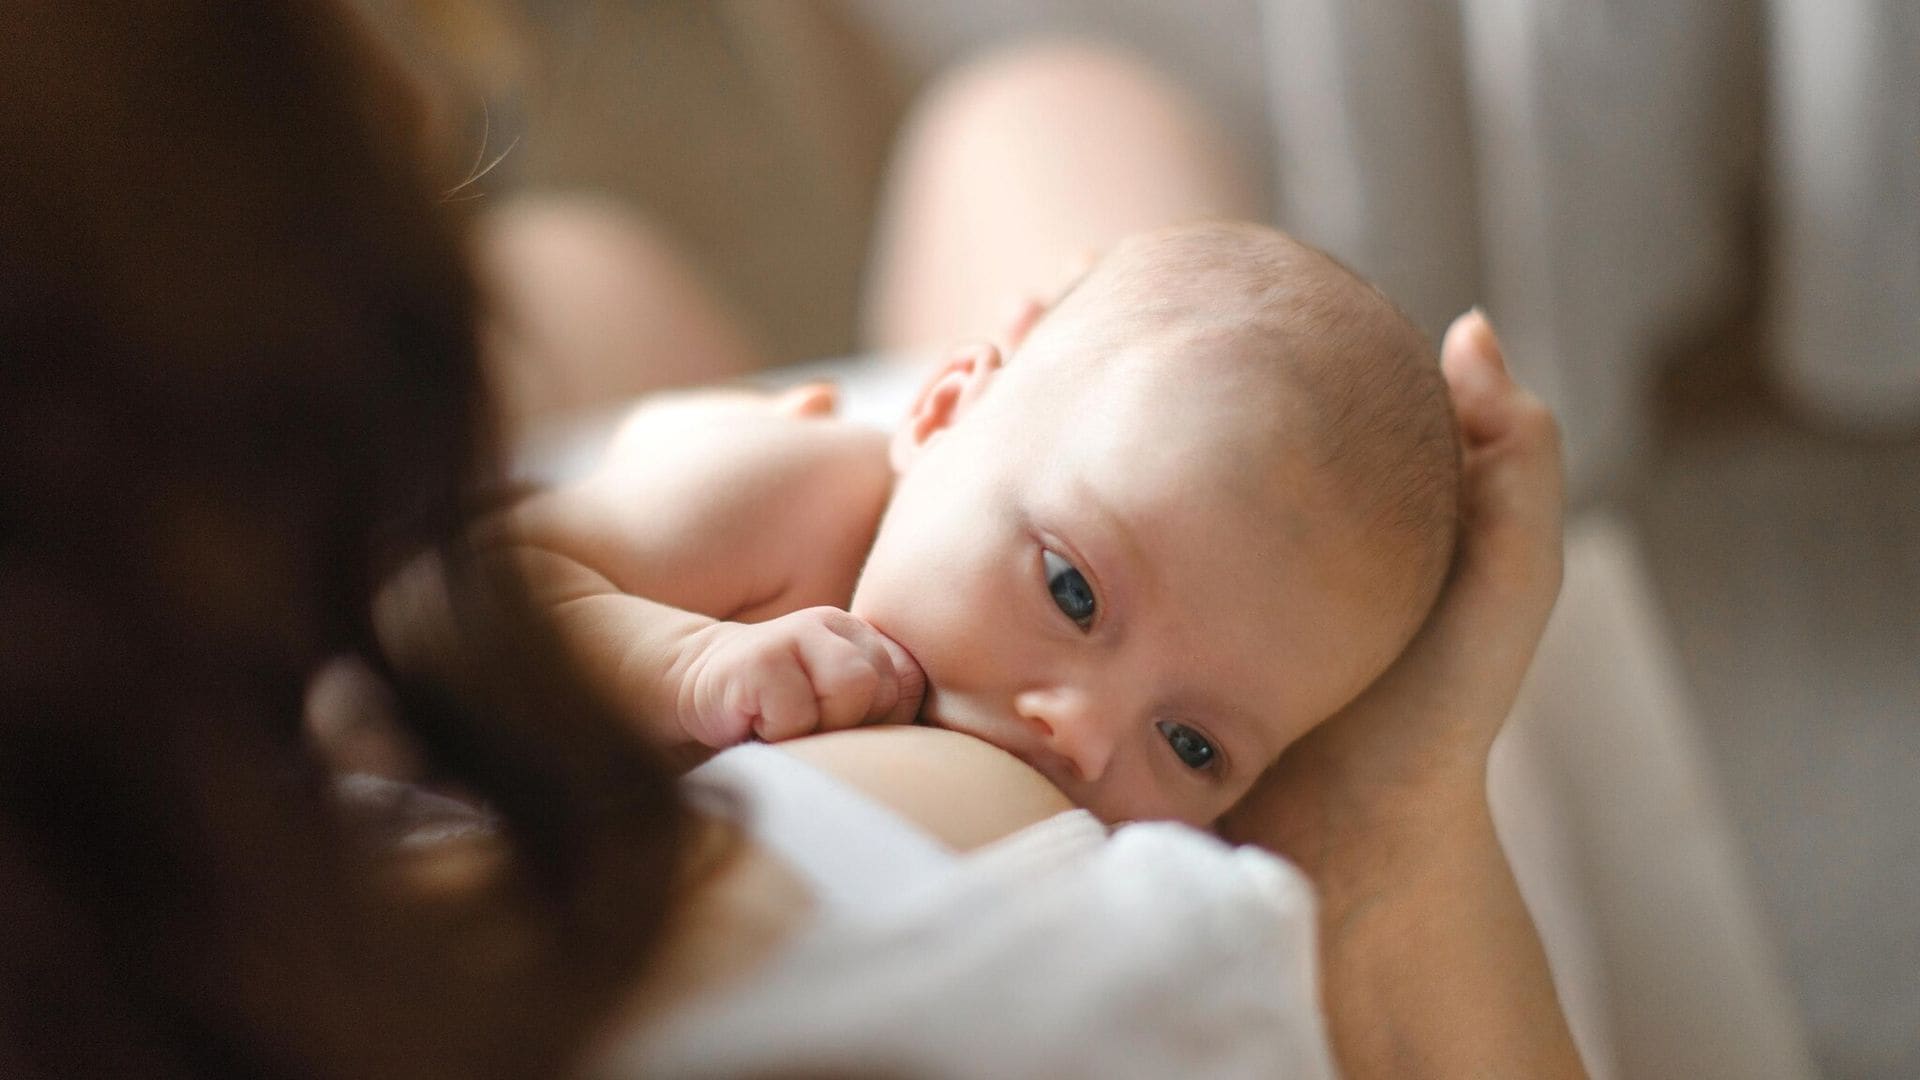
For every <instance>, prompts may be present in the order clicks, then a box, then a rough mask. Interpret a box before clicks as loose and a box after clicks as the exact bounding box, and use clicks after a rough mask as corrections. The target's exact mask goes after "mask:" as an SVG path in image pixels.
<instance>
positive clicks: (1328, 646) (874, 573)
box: [851, 224, 1460, 824]
mask: <svg viewBox="0 0 1920 1080" xmlns="http://www.w3.org/2000/svg"><path fill="white" fill-rule="evenodd" d="M891 452H892V454H893V460H894V465H895V469H896V472H897V476H896V482H895V485H894V489H893V495H892V498H891V501H890V502H889V504H888V507H887V511H886V513H885V515H884V517H883V518H882V521H881V524H880V528H879V531H878V532H877V533H876V534H875V537H874V541H873V545H872V547H871V549H870V550H869V552H868V556H867V562H866V565H865V566H864V567H863V568H862V571H861V576H860V581H859V584H858V586H857V587H856V589H855V592H854V596H853V603H852V606H851V610H852V611H853V612H854V614H856V615H859V616H860V617H861V618H863V619H866V620H867V621H868V622H870V623H871V624H872V625H873V626H874V627H875V628H876V629H878V630H880V631H881V632H882V633H884V634H886V635H888V636H889V637H891V638H892V639H893V640H894V641H895V642H897V643H898V644H899V645H900V646H901V647H902V648H904V649H906V650H907V651H908V652H909V653H910V654H911V655H912V656H913V657H914V658H915V659H916V660H917V661H918V662H919V664H920V666H921V669H922V670H923V671H924V672H925V673H926V678H927V694H926V698H925V701H924V702H923V704H922V708H921V714H922V718H923V720H924V721H925V722H927V723H930V724H934V725H937V726H940V727H945V728H949V729H951V730H955V731H960V732H964V733H966V734H970V735H974V736H977V737H979V738H981V739H984V740H986V741H988V742H991V743H993V744H994V745H996V746H999V747H1000V748H1002V749H1004V750H1007V751H1009V752H1010V753H1013V754H1015V755H1016V756H1018V757H1020V758H1021V759H1022V760H1023V761H1026V762H1027V763H1028V764H1030V765H1032V766H1033V767H1034V768H1035V769H1038V770H1039V771H1040V772H1041V773H1042V774H1043V775H1045V776H1046V777H1047V778H1048V779H1049V780H1050V781H1052V782H1053V783H1054V784H1055V786H1057V787H1059V788H1060V790H1061V791H1062V792H1064V793H1065V794H1066V795H1067V797H1068V798H1070V799H1072V800H1073V801H1074V802H1076V803H1077V804H1079V805H1081V806H1083V807H1086V808H1087V809H1089V810H1091V811H1093V812H1094V813H1095V814H1097V815H1099V816H1100V817H1101V818H1103V819H1104V820H1107V821H1124V820H1144V819H1160V818H1170V819H1174V820H1181V821H1187V822H1189V823H1193V824H1205V823H1208V822H1211V821H1214V820H1216V819H1217V818H1218V817H1219V816H1220V815H1221V814H1222V813H1224V812H1225V811H1226V810H1227V808H1228V807H1230V806H1231V805H1232V804H1233V802H1234V801H1235V800H1236V799H1238V798H1239V797H1240V796H1241V795H1242V794H1244V793H1245V792H1246V791H1248V790H1249V789H1250V788H1251V787H1252V785H1253V783H1254V780H1255V779H1256V778H1257V777H1258V776H1259V775H1260V774H1261V772H1262V771H1263V770H1265V769H1266V768H1267V766H1268V765H1270V764H1271V763H1272V762H1273V761H1274V760H1275V759H1276V758H1277V757H1278V756H1279V755H1280V753H1281V752H1282V751H1283V750H1284V749H1285V748H1286V747H1287V746H1288V745H1290V744H1292V743H1293V741H1294V740H1296V739H1298V738H1299V737H1300V736H1301V735H1303V734H1305V733H1306V732H1307V731H1310V730H1312V728H1313V727H1314V726H1315V725H1317V724H1319V723H1321V722H1322V721H1324V720H1326V719H1327V718H1328V717H1329V716H1332V715H1333V714H1334V713H1335V712H1337V711H1339V710H1340V709H1341V708H1342V707H1344V706H1345V705H1346V704H1347V703H1348V702H1350V701H1352V700H1353V698H1354V697H1355V696H1356V695H1358V694H1359V693H1360V692H1361V691H1362V690H1363V689H1365V687H1366V686H1367V685H1368V684H1369V683H1371V682H1372V681H1373V680H1374V679H1376V678H1377V677H1379V675H1380V673H1381V672H1382V671H1384V670H1385V669H1386V667H1387V665H1388V664H1389V663H1391V662H1392V660H1393V658H1394V657H1395V656H1397V655H1398V654H1399V653H1400V651H1401V650H1402V649H1404V648H1405V647H1406V645H1407V642H1408V641H1409V640H1411V639H1412V637H1413V635H1414V633H1415V631H1416V630H1417V629H1418V628H1419V625H1420V623H1421V621H1422V620H1423V619H1424V618H1425V617H1426V613H1427V611H1428V609H1429V608H1430V607H1431V606H1432V604H1433V601H1434V598H1435V597H1436V596H1438V595H1439V590H1440V586H1441V583H1442V581H1443V580H1444V578H1445V576H1446V573H1447V569H1448V565H1449V563H1450V562H1451V559H1452V553H1453V546H1454V532H1455V530H1456V528H1457V527H1458V517H1459V508H1458V505H1457V500H1458V498H1459V488H1460V451H1459V444H1458V440H1457V437H1456V435H1455V429H1454V423H1453V416H1452V411H1451V408H1450V405H1449V399H1448V395H1447V389H1446V384H1445V383H1444V381H1443V380H1442V378H1441V375H1440V371H1439V365H1438V364H1437V363H1436V362H1435V357H1434V354H1433V352H1432V350H1431V349H1430V348H1429V346H1428V344H1427V342H1426V340H1425V338H1424V337H1423V336H1422V335H1421V334H1420V332H1419V331H1418V330H1417V329H1415V328H1414V326H1413V325H1412V324H1411V323H1410V322H1409V321H1408V320H1407V319H1406V317H1405V316H1403V315H1401V314H1400V313H1399V312H1398V311H1397V310H1395V308H1394V306H1393V305H1392V304H1391V303H1389V302H1388V301H1387V300H1386V298H1385V297H1383V296H1381V295H1380V293H1379V292H1378V291H1377V290H1375V289H1374V288H1373V287H1372V286H1370V285H1368V284H1367V283H1366V282H1364V281H1362V280H1361V279H1360V278H1359V277H1357V276H1355V275H1354V274H1353V273H1352V272H1351V271H1349V270H1347V269H1346V268H1345V267H1343V266H1341V265H1340V264H1339V263H1337V262H1335V261H1334V260H1333V259H1331V258H1328V257H1327V256H1326V255H1324V254H1322V253H1320V252H1318V251H1315V250H1313V249H1312V248H1309V247H1307V246H1305V245H1303V244H1300V243H1298V242H1296V241H1294V240H1292V239H1291V238H1289V237H1287V236H1285V235H1283V234H1281V233H1278V232H1275V231H1274V230H1272V229H1267V228H1261V227H1258V226H1252V225H1222V224H1202V225H1185V226H1180V227H1177V228H1171V229H1165V230H1162V231H1159V232H1153V233H1147V234H1143V235H1140V236H1137V237H1134V238H1132V239H1129V240H1127V241H1125V242H1123V243H1121V244H1120V245H1118V246H1117V247H1116V248H1115V249H1114V250H1113V251H1112V253H1111V254H1109V255H1108V256H1107V257H1106V258H1105V259H1103V260H1102V261H1101V262H1100V263H1099V264H1098V265H1096V266H1095V267H1094V268H1093V269H1092V270H1091V271H1090V272H1089V273H1088V274H1087V275H1086V276H1085V277H1084V278H1082V279H1081V280H1080V282H1079V283H1078V284H1076V285H1075V286H1074V287H1073V288H1072V289H1071V290H1070V291H1069V292H1068V293H1067V294H1066V295H1065V296H1064V297H1062V298H1061V299H1060V301H1059V302H1058V303H1057V304H1055V305H1054V307H1053V309H1052V310H1050V311H1049V312H1048V313H1047V314H1046V315H1045V316H1044V317H1043V318H1041V319H1040V321H1039V322H1038V323H1037V324H1036V325H1034V327H1033V328H1032V330H1031V331H1030V332H1029V333H1028V334H1027V335H1026V337H1025V339H1024V340H1023V341H1022V342H1021V343H1020V344H1019V345H1018V346H1017V347H1016V349H1015V351H1014V353H1013V355H1011V356H1008V357H1006V358H1004V362H1003V361H1002V359H1001V358H1000V356H999V354H998V352H997V351H995V350H993V349H991V348H985V347H978V346H976V347H971V348H965V349H957V350H955V352H954V353H952V354H951V355H950V356H949V357H948V358H947V359H946V360H945V361H943V362H942V364H941V366H940V368H939V369H938V370H937V372H936V374H935V376H934V377H933V378H932V379H931V380H930V381H929V382H928V383H927V384H926V386H925V388H924V389H923V390H922V391H921V393H920V396H919V398H918V399H917V400H916V402H915V404H914V405H913V407H912V409H911V410H910V412H909V416H908V418H907V421H906V423H905V424H903V425H902V427H901V428H900V429H899V430H898V431H897V432H896V433H895V437H894V441H893V444H892V451H891Z"/></svg>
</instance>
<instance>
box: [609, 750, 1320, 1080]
mask: <svg viewBox="0 0 1920 1080" xmlns="http://www.w3.org/2000/svg"><path fill="white" fill-rule="evenodd" d="M695 779H696V782H700V783H718V784H723V785H725V786H727V787H728V788H730V789H731V790H732V791H734V792H736V793H737V794H738V796H739V797H740V798H741V799H742V801H743V802H744V804H745V811H746V817H745V820H744V821H743V827H744V828H746V829H747V831H748V832H749V833H750V834H752V835H754V837H755V839H756V840H758V841H759V842H761V843H763V844H765V845H766V846H768V847H769V848H770V849H772V850H774V851H775V852H776V853H778V854H780V855H781V856H782V857H783V858H784V859H786V860H787V861H789V862H790V863H792V865H793V866H794V869H795V870H796V871H797V872H798V873H799V874H800V875H801V877H802V879H803V880H806V881H809V882H810V883H812V884H813V885H814V887H815V888H816V889H817V890H818V891H819V892H820V894H821V897H822V901H823V902H822V905H821V910H820V913H819V916H818V918H817V919H816V921H815V922H814V923H813V924H812V925H811V926H809V927H808V928H807V929H806V930H804V931H802V932H801V933H800V934H799V935H798V936H797V937H796V939H795V940H794V941H793V942H792V943H791V944H790V945H789V946H787V947H786V948H785V949H784V951H783V952H782V953H781V954H780V955H778V956H777V957H776V958H775V959H774V960H772V961H771V962H770V963H769V964H768V965H767V966H766V968H764V969H763V970H762V971H760V972H757V973H755V974H754V975H753V976H751V977H750V978H748V979H746V980H744V985H741V986H737V987H732V988H729V989H727V990H725V991H722V992H720V993H718V994H715V995H712V996H710V997H708V998H705V999H701V1000H697V1001H694V1002H691V1003H688V1004H687V1005H685V1006H683V1007H682V1008H681V1009H679V1010H678V1011H677V1012H674V1013H672V1014H670V1015H668V1016H667V1017H665V1018H664V1019H662V1020H661V1021H659V1022H657V1023H655V1024H653V1025H652V1026H650V1027H649V1028H648V1029H647V1030H646V1031H645V1032H642V1033H640V1034H639V1035H637V1036H636V1037H634V1038H633V1039H632V1040H631V1041H630V1042H629V1043H628V1044H627V1045H626V1046H624V1047H621V1048H620V1049H619V1050H617V1051H616V1052H615V1053H613V1054H611V1055H609V1056H608V1057H607V1058H606V1059H604V1060H603V1067H602V1069H601V1070H599V1071H600V1072H601V1074H602V1075H605V1076H610V1077H612V1076H618V1077H629V1076H671V1077H702V1076H715V1077H718V1076H728V1077H731V1076H759V1075H797V1076H798V1075H805V1076H813V1075H819V1076H833V1075H898V1076H913V1077H1010V1078H1017V1077H1060V1078H1071V1077H1103V1078H1105V1077H1122V1078H1124V1077H1154V1078H1159V1077H1168V1076H1181V1077H1255V1076H1258V1077H1284V1078H1296V1077H1331V1076H1332V1075H1333V1065H1332V1059H1331V1055H1330V1053H1329V1050H1328V1046H1327V1039H1326V1033H1325V1026H1324V1023H1323V1020H1322V1017H1321V1015H1320V1009H1319V1004H1318V1000H1319V999H1318V996H1317V993H1316V985H1317V973H1316V970H1315V959H1314V912H1313V899H1312V895H1311V892H1310V891H1309V887H1308V885H1307V882H1306V880H1305V878H1303V877H1302V876H1301V875H1300V873H1299V872H1298V871H1297V870H1295V869H1293V868H1292V867H1290V866H1288V865H1287V864H1285V863H1284V862H1281V861H1280V860H1278V859H1276V858H1274V857H1272V856H1270V855H1267V854H1265V853H1263V852H1259V851H1255V850H1252V849H1245V848H1243V849H1234V848H1230V847H1228V846H1227V845H1225V844H1223V843H1221V842H1220V841H1219V840H1217V839H1215V838H1214V837H1212V836H1210V835H1208V834H1205V833H1202V832H1199V831H1196V830H1193V829H1189V828H1186V827H1184V826H1179V825H1170V824H1139V825H1128V826H1123V827H1121V828H1120V829H1118V830H1116V831H1115V832H1113V833H1112V834H1111V835H1109V834H1108V833H1107V831H1106V829H1105V828H1104V827H1102V826H1101V825H1100V823H1099V822H1098V821H1096V820H1095V819H1094V818H1093V817H1092V816H1091V815H1089V814H1087V813H1086V812H1085V811H1079V810H1076V811H1071V812H1068V813H1064V814H1060V815H1057V816H1055V817H1053V818H1050V819H1048V820H1046V821H1043V822H1040V823H1039V824H1037V825H1034V826H1032V827H1030V828H1027V829H1024V830H1022V831H1020V832H1018V833H1016V834H1014V835H1013V836H1010V837H1008V838H1006V839H1005V840H1002V841H1000V842H998V843H996V844H993V845H990V846H989V847H987V848H984V849H981V850H980V851H977V852H973V853H971V854H968V855H955V854H953V853H952V852H951V851H948V850H947V849H945V848H944V847H942V846H941V845H940V844H939V843H938V842H937V841H935V840H933V839H932V838H931V837H928V836H926V835H924V834H922V833H919V831H918V830H917V829H915V828H914V827H913V826H912V825H910V824H908V823H906V822H904V821H902V820H901V819H900V818H899V817H898V816H896V815H894V814H893V813H892V812H891V811H889V810H887V809H885V808H883V807H881V806H879V805H878V804H876V803H873V802H871V801H870V800H867V799H866V798H865V797H864V796H862V795H860V794H858V793H856V792H853V791H850V790H847V789H846V788H845V787H844V786H842V785H840V783H839V782H838V781H837V780H835V779H833V778H831V777H828V776H826V775H825V774H822V773H819V772H817V771H816V770H813V769H812V767H811V766H808V765H806V764H805V763H803V762H800V761H799V760H797V759H795V758H792V757H790V756H789V755H786V754H785V753H783V752H781V751H779V750H775V749H770V748H766V747H745V748H737V749H735V750H730V751H728V752H727V753H725V754H722V755H721V756H720V757H718V758H716V759H715V763H713V764H710V765H709V766H707V767H704V768H703V770H699V771H697V775H696V778H695ZM807 792H812V793H813V794H815V795H819V794H821V793H822V792H827V794H826V795H825V796H824V799H825V801H824V802H822V803H821V804H819V805H813V804H810V803H806V802H795V801H793V800H794V798H795V796H797V795H802V794H804V793H807ZM796 817H799V818H807V819H809V820H808V821H807V822H806V823H802V824H799V825H796V824H795V823H794V821H793V820H791V819H793V818H796ZM847 849H862V850H864V851H866V852H868V853H870V855H871V856H872V857H859V856H850V855H848V854H846V851H847ZM929 852H931V853H932V855H933V856H936V857H929ZM902 853H905V854H902ZM869 890H870V892H869Z"/></svg>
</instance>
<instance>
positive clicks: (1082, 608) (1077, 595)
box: [1040, 548, 1100, 630]
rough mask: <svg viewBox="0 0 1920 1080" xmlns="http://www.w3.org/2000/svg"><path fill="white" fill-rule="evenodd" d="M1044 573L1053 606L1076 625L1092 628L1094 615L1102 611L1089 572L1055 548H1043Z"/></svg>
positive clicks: (1041, 550)
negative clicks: (1088, 576) (1088, 579)
mask: <svg viewBox="0 0 1920 1080" xmlns="http://www.w3.org/2000/svg"><path fill="white" fill-rule="evenodd" d="M1040 573H1041V577H1042V579H1043V580H1044V581H1045V582H1046V586H1047V592H1048V594H1049V595H1050V596H1051V597H1052V598H1053V606H1054V607H1057V608H1059V609H1060V613H1061V614H1062V615H1065V616H1066V617H1067V618H1068V619H1071V620H1072V621H1073V624H1074V625H1075V626H1078V627H1079V628H1080V629H1082V630H1087V629H1091V628H1092V626H1093V620H1094V616H1096V615H1098V614H1099V612H1100V601H1099V598H1098V597H1096V596H1095V595H1094V593H1093V585H1092V583H1090V582H1089V581H1087V578H1086V575H1085V574H1082V573H1081V572H1080V569H1079V568H1078V567H1076V566H1074V565H1073V564H1072V563H1070V562H1068V561H1067V560H1066V558H1065V556H1062V555H1060V554H1059V553H1057V552H1055V551H1054V550H1053V549H1051V548H1042V549H1040Z"/></svg>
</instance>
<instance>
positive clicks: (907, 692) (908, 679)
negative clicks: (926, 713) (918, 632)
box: [880, 634, 927, 724]
mask: <svg viewBox="0 0 1920 1080" xmlns="http://www.w3.org/2000/svg"><path fill="white" fill-rule="evenodd" d="M880 643H881V644H882V645H883V646H885V647H886V650H887V655H888V656H889V657H891V658H892V659H893V673H894V675H895V676H896V677H897V678H898V679H899V682H900V700H899V702H898V703H897V704H895V705H894V707H893V710H892V711H891V712H889V713H887V715H886V716H885V717H883V718H882V719H881V723H884V724H910V723H912V722H913V718H914V716H915V715H916V714H918V713H919V712H920V700H921V699H922V698H924V697H925V696H926V694H927V673H926V672H924V671H922V670H920V663H919V661H917V660H915V659H914V658H913V654H912V653H910V652H908V651H907V650H906V649H905V648H903V647H902V646H901V645H900V643H899V642H897V641H895V640H893V639H892V638H890V637H888V636H887V635H885V634H881V635H880Z"/></svg>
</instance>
